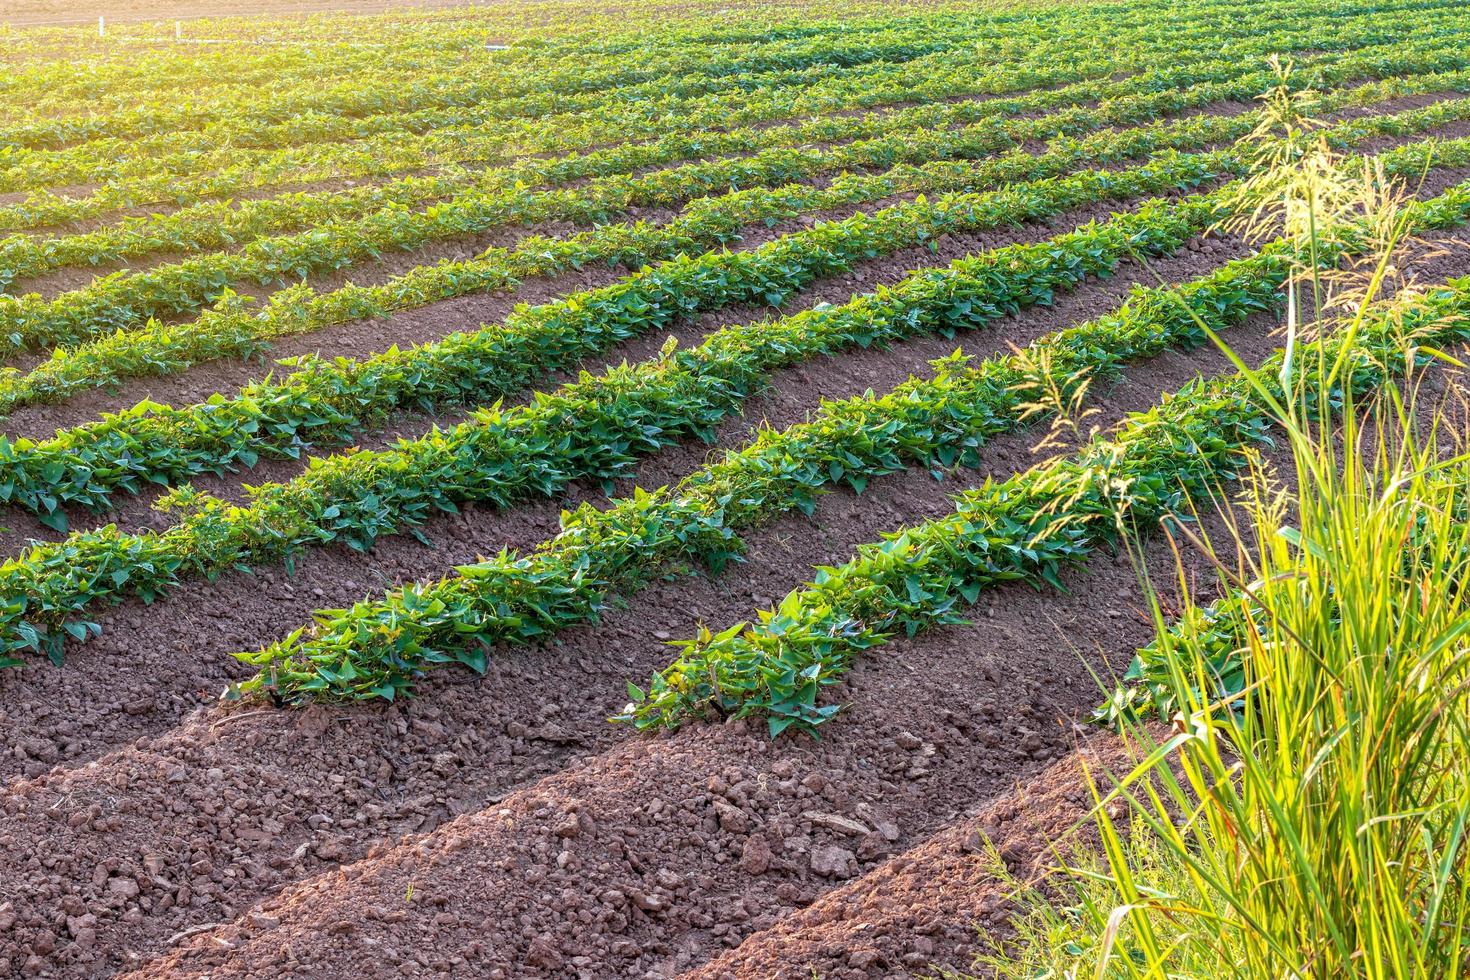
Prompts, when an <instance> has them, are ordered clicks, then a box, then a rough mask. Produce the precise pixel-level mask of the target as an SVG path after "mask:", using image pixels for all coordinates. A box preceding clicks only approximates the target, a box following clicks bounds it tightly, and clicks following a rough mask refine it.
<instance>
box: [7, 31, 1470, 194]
mask: <svg viewBox="0 0 1470 980" xmlns="http://www.w3.org/2000/svg"><path fill="white" fill-rule="evenodd" d="M1344 16H1346V14H1345V15H1344ZM1442 19H1443V20H1444V24H1442V25H1440V24H1436V25H1435V26H1433V27H1431V28H1429V29H1427V30H1425V29H1421V28H1417V27H1412V28H1411V27H1406V25H1405V22H1404V19H1403V18H1402V17H1401V16H1393V15H1390V14H1389V13H1386V12H1384V13H1379V14H1373V15H1369V16H1366V17H1360V18H1359V19H1357V20H1355V21H1353V22H1352V23H1351V24H1349V23H1348V22H1347V21H1346V20H1344V19H1343V18H1331V17H1329V18H1326V19H1325V21H1324V20H1323V15H1322V14H1321V12H1320V11H1315V10H1312V9H1311V5H1310V4H1306V5H1305V6H1303V8H1302V10H1301V17H1300V19H1299V22H1298V21H1293V20H1290V19H1288V20H1286V21H1281V20H1274V19H1272V20H1269V21H1268V20H1260V19H1259V15H1252V14H1242V15H1240V16H1237V17H1232V18H1231V19H1230V21H1229V27H1227V28H1223V29H1222V28H1219V27H1218V26H1216V27H1208V26H1198V25H1197V26H1196V27H1195V28H1194V29H1192V30H1189V31H1185V30H1181V29H1180V25H1177V24H1170V23H1165V22H1158V21H1157V20H1156V22H1155V23H1153V24H1151V25H1146V27H1145V28H1143V29H1140V30H1139V31H1136V32H1134V33H1133V34H1132V35H1131V36H1130V35H1129V34H1128V32H1122V33H1119V32H1117V31H1112V32H1110V35H1109V43H1101V42H1099V41H1097V40H1096V38H1095V37H1094V38H1092V39H1090V40H1088V42H1087V43H1086V44H1077V43H1068V44H1066V45H1065V46H1057V43H1058V42H1056V41H1055V39H1054V40H1053V41H1052V42H1050V43H1048V42H1042V43H1039V44H1037V45H1036V46H1034V50H1031V51H1029V52H1027V53H1026V54H1025V55H1024V56H1021V57H1017V58H1015V59H1013V60H1012V61H1011V62H1010V63H1008V64H1005V65H1002V66H994V65H990V64H989V63H988V62H987V61H986V60H985V59H984V58H983V57H981V56H980V55H978V54H976V53H967V52H963V51H960V52H953V53H950V54H947V55H935V56H929V57H924V58H919V59H915V60H914V61H912V62H909V63H906V64H902V65H882V64H880V65H877V66H874V67H873V69H872V70H871V71H863V72H855V73H849V74H848V75H847V76H845V77H843V78H839V79H834V80H833V81H831V82H829V83H821V84H816V85H808V86H801V85H792V86H781V87H777V88H774V89H768V90H764V91H760V92H745V93H741V95H740V97H739V98H738V99H735V100H731V99H721V98H716V97H713V96H712V97H708V98H706V99H703V100H699V99H696V100H692V101H686V102H684V103H681V104H679V105H677V106H672V105H671V106H665V107H663V109H665V110H666V111H652V109H651V107H650V106H648V105H645V104H644V103H632V104H628V105H622V104H617V105H613V106H610V107H609V108H608V111H599V112H585V113H580V114H578V113H573V114H560V115H554V116H551V117H549V118H542V119H526V120H519V121H516V120H509V121H501V122H499V123H497V124H496V125H495V126H494V127H493V128H494V129H495V130H496V131H498V132H500V133H501V134H502V135H503V136H504V137H505V139H506V140H507V143H508V146H507V153H508V154H521V153H533V152H561V151H566V150H573V149H585V148H586V147H587V146H588V145H589V143H590V144H596V143H599V142H603V141H604V140H605V137H606V134H607V133H608V132H616V133H618V134H619V137H620V138H621V139H624V140H632V139H646V138H656V137H658V136H661V135H665V134H667V133H669V132H673V131H686V132H688V131H697V130H700V129H706V128H724V127H728V126H731V125H744V124H747V123H756V122H761V121H765V120H769V119H773V118H782V117H785V118H789V117H794V116H800V115H806V114H821V113H825V112H829V111H832V110H834V109H851V108H860V107H867V106H874V105H884V104H892V103H893V102H896V101H903V100H937V99H943V98H946V97H951V96H954V95H960V94H966V93H970V94H981V93H987V92H1009V91H1017V90H1024V89H1027V88H1032V87H1038V86H1045V85H1053V84H1057V83H1059V82H1064V81H1077V80H1080V79H1086V78H1105V77H1107V76H1108V75H1111V74H1113V73H1115V72H1118V71H1120V70H1123V71H1127V70H1145V69H1147V68H1150V67H1157V65H1158V64H1159V62H1160V59H1161V58H1169V57H1172V56H1174V55H1175V54H1176V52H1178V53H1187V52H1188V51H1190V50H1196V51H1199V52H1201V53H1202V54H1203V53H1204V52H1207V51H1208V50H1209V46H1210V45H1212V44H1213V45H1214V46H1216V50H1219V47H1218V46H1219V45H1220V44H1221V43H1222V42H1223V43H1229V42H1230V41H1231V40H1232V39H1235V38H1252V39H1254V40H1253V45H1254V46H1253V48H1252V50H1251V52H1247V53H1245V54H1243V55H1242V57H1245V58H1249V57H1255V56H1258V55H1263V54H1265V53H1268V52H1270V51H1275V50H1292V49H1295V48H1299V47H1303V46H1310V47H1312V48H1313V49H1314V50H1317V51H1331V50H1339V49H1344V48H1354V47H1359V46H1362V45H1363V44H1365V43H1370V42H1371V41H1373V40H1375V39H1376V40H1379V41H1387V40H1393V39H1396V38H1397V39H1401V40H1406V41H1410V42H1411V43H1413V42H1414V41H1416V40H1417V39H1418V38H1419V37H1422V36H1425V35H1433V34H1436V33H1438V32H1439V31H1441V30H1448V31H1454V30H1456V29H1457V28H1462V26H1463V24H1462V18H1459V17H1456V16H1451V17H1446V18H1442ZM1283 22H1285V23H1291V25H1292V26H1291V27H1290V28H1282V27H1280V26H1279V25H1280V23H1283ZM1267 26H1269V27H1270V28H1271V30H1270V31H1269V32H1266V31H1265V28H1266V27H1267ZM1263 32H1264V36H1261V35H1262V34H1263ZM1094 33H1095V32H1094ZM1405 35H1408V37H1406V36H1405ZM1112 42H1117V43H1116V44H1115V43H1112ZM1220 53H1221V54H1225V53H1226V52H1224V51H1220ZM916 80H923V81H924V82H925V83H926V84H925V85H923V86H921V90H918V91H916V90H915V81H916ZM905 91H906V92H907V94H905ZM485 122H486V120H485V119H484V118H483V117H482V116H481V115H480V114H479V113H478V110H476V109H475V108H474V107H469V108H466V109H447V110H424V111H420V112H418V113H409V114H392V115H387V116H375V117H365V118H363V119H344V118H341V117H319V116H310V115H303V116H299V117H297V118H295V119H293V120H291V121H289V122H287V123H283V124H280V125H277V126H274V127H267V129H266V130H262V131H261V132H259V133H256V134H255V135H254V137H253V138H252V139H251V140H248V141H247V140H242V139H240V138H238V135H237V136H232V137H231V140H230V141H229V149H230V150H231V151H236V152H238V151H239V150H240V149H241V144H242V143H246V144H253V145H259V146H268V147H279V146H290V145H294V144H300V143H304V142H319V141H321V140H339V141H340V140H347V139H362V138H368V137H372V136H374V135H378V134H382V133H393V134H399V135H402V134H404V133H408V132H426V131H429V130H433V129H442V128H444V127H447V126H459V125H480V124H484V123H485ZM221 142H222V141H221V140H219V139H217V138H216V137H215V136H214V135H211V134H209V133H205V132H201V133H198V134H172V135H162V136H159V137H152V138H143V139H137V140H128V141H123V140H112V141H108V140H100V141H95V142H94V143H93V144H87V145H81V146H77V147H74V148H71V149H69V150H66V151H60V152H57V153H36V152H32V153H24V152H22V153H11V154H8V155H7V159H6V162H7V163H8V166H7V167H5V168H4V169H0V191H21V190H29V189H34V188H37V187H45V186H50V185H56V184H71V183H100V182H102V181H105V180H110V179H114V178H117V177H120V176H126V175H132V176H145V177H146V176H152V175H155V174H157V173H159V172H161V171H163V170H165V169H179V168H182V169H183V170H185V171H191V172H192V171H194V170H195V169H196V168H195V167H194V165H193V164H191V163H190V161H194V160H202V159H203V157H201V154H202V155H206V156H208V158H209V159H210V160H211V161H215V162H214V165H215V166H224V165H227V164H228V163H229V162H230V157H229V156H228V153H226V152H224V151H223V150H222V149H221ZM211 151H218V152H216V153H215V154H214V155H213V156H209V154H210V152H211ZM170 160H173V161H174V162H175V163H177V164H178V167H174V165H173V164H171V163H170Z"/></svg>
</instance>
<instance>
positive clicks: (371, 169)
mask: <svg viewBox="0 0 1470 980" xmlns="http://www.w3.org/2000/svg"><path fill="white" fill-rule="evenodd" d="M1450 26H1451V25H1449V24H1444V25H1439V27H1440V32H1438V33H1436V35H1435V38H1434V40H1433V41H1432V42H1431V41H1429V40H1427V39H1424V38H1419V39H1417V40H1415V41H1414V42H1413V43H1412V44H1402V43H1401V39H1394V40H1392V41H1387V42H1383V41H1380V42H1377V43H1374V44H1370V45H1369V46H1368V47H1366V48H1362V49H1359V50H1356V51H1354V54H1355V55H1356V56H1357V57H1358V58H1365V57H1367V56H1368V55H1369V54H1370V53H1371V52H1375V51H1376V52H1378V53H1380V54H1382V53H1383V52H1385V51H1392V52H1393V53H1394V54H1395V55H1397V56H1398V57H1405V56H1408V55H1411V54H1413V53H1414V52H1416V51H1426V52H1427V51H1430V50H1433V49H1437V50H1439V51H1444V50H1445V49H1446V47H1447V46H1448V45H1450V44H1451V43H1453V42H1452V36H1451V35H1450V34H1449V33H1445V30H1446V29H1447V28H1449V27H1450ZM1272 40H1273V41H1274V40H1275V39H1272ZM1431 45H1432V47H1431ZM1264 50H1265V49H1264V48H1262V47H1260V40H1259V39H1257V38H1249V39H1247V40H1246V41H1245V42H1244V43H1242V42H1236V43H1235V44H1230V45H1227V46H1226V47H1225V48H1224V49H1221V48H1220V46H1219V39H1211V43H1210V46H1208V47H1206V46H1205V45H1204V44H1203V43H1201V45H1200V46H1199V47H1198V48H1196V49H1194V50H1188V49H1186V48H1185V47H1184V46H1182V45H1180V46H1178V47H1176V48H1175V49H1174V50H1172V51H1171V52H1170V57H1169V61H1168V65H1167V66H1166V67H1163V68H1151V69H1149V70H1148V71H1144V72H1141V73H1139V74H1136V75H1132V76H1129V77H1127V78H1124V79H1122V80H1118V81H1114V80H1112V79H1103V80H1093V81H1086V82H1073V83H1072V84H1070V85H1067V86H1065V87H1064V88H1062V89H1050V90H1043V91H1039V92H1033V93H1031V94H1030V95H1027V96H1023V97H1021V98H1019V99H1014V100H1004V101H999V100H997V101H971V100H967V101H962V102H959V103H955V104H951V103H946V102H943V101H938V102H936V101H935V100H937V99H940V98H942V97H944V96H945V95H955V94H958V92H957V91H956V89H960V90H963V89H964V88H967V87H969V85H966V84H965V83H966V82H969V81H970V80H967V79H964V78H963V77H957V76H953V75H951V76H950V78H951V79H953V82H954V84H953V85H952V86H950V87H948V88H947V89H946V90H945V91H943V92H936V91H934V89H933V80H932V77H931V76H928V75H925V76H923V77H922V79H921V80H920V81H917V82H915V83H914V84H913V85H911V86H909V87H908V88H907V89H902V88H901V89H899V90H897V91H894V92H892V93H891V94H892V95H893V96H894V97H895V98H898V99H900V100H904V101H910V100H914V99H920V98H922V99H923V100H925V101H924V102H923V104H920V105H917V106H910V107H908V108H905V109H900V110H896V111H892V112H889V113H884V114H883V115H879V116H866V117H836V118H825V119H816V120H807V121H804V122H802V123H798V124H794V125H789V124H788V125H783V126H775V127H772V126H751V127H745V128H739V129H734V130H727V131H719V132H707V131H706V132H695V133H686V132H682V131H680V132H675V133H672V134H664V135H660V136H658V137H657V138H656V141H655V144H654V145H653V146H641V145H638V144H627V145H623V146H614V147H611V148H606V149H602V150H595V151H592V152H591V153H580V154H572V155H571V156H569V157H563V158H561V159H558V160H549V161H547V160H536V159H530V160H521V161H518V162H517V163H516V164H515V165H514V166H513V167H511V168H508V169H507V171H506V173H505V174H504V179H505V181H506V184H507V185H508V186H511V185H514V183H516V182H517V181H519V182H523V183H527V184H535V183H542V182H550V183H558V182H561V181H565V180H571V179H577V178H582V177H588V176H599V175H603V174H607V173H616V172H623V171H625V170H630V169H633V168H635V167H641V166H650V165H653V164H656V163H658V162H664V161H672V160H676V159H680V158H688V157H692V156H706V157H707V156H713V155H723V154H726V153H736V152H751V151H754V150H757V149H761V148H764V147H770V146H782V145H788V146H791V145H800V144H803V143H807V142H811V141H831V140H841V139H857V138H864V137H869V136H875V135H881V134H884V133H888V132H894V131H897V130H903V129H910V128H917V127H920V126H948V125H953V124H956V123H967V122H975V121H978V120H980V119H985V118H1004V117H1006V116H1009V115H1015V114H1020V113H1031V112H1037V111H1042V110H1046V109H1053V108H1056V107H1058V106H1069V105H1076V104H1079V103H1082V102H1085V101H1094V100H1101V99H1105V98H1110V97H1115V96H1120V95H1129V94H1134V93H1140V92H1148V91H1153V90H1157V89H1158V88H1159V87H1161V86H1169V87H1173V86H1176V85H1179V84H1187V82H1188V81H1190V80H1197V79H1206V78H1210V77H1212V76H1211V75H1210V74H1209V72H1211V71H1213V70H1215V69H1218V68H1226V69H1229V70H1231V71H1233V72H1234V73H1235V74H1240V73H1242V72H1244V71H1246V70H1247V69H1248V66H1249V64H1250V62H1252V61H1253V60H1254V58H1255V56H1256V55H1257V54H1259V53H1260V52H1261V51H1264ZM1203 55H1208V56H1209V58H1210V61H1209V62H1208V63H1207V64H1200V63H1194V62H1192V61H1191V60H1190V59H1193V58H1195V57H1196V56H1203ZM1335 60H1336V56H1335V55H1333V54H1326V55H1317V56H1315V57H1313V58H1312V59H1309V61H1308V62H1307V64H1310V65H1317V64H1323V65H1326V64H1331V63H1333V62H1334V61H1335ZM1180 64H1183V65H1187V66H1188V70H1187V71H1186V72H1179V71H1177V69H1175V68H1174V66H1175V65H1180ZM1111 69H1112V64H1111V62H1110V61H1106V60H1096V61H1095V63H1087V64H1078V63H1077V62H1076V61H1072V62H1070V63H1069V64H1068V65H1067V66H1066V68H1065V69H1064V71H1063V72H1059V73H1058V74H1057V75H1056V76H1055V78H1056V79H1073V78H1078V77H1083V78H1086V77H1087V76H1088V75H1103V76H1106V75H1109V74H1111ZM1384 70H1385V69H1384V68H1379V69H1378V72H1379V73H1380V75H1381V74H1382V73H1383V72H1384ZM1298 71H1299V74H1301V75H1306V74H1308V72H1307V71H1306V70H1305V69H1303V68H1301V67H1299V69H1298ZM1176 75H1181V76H1182V77H1181V78H1180V79H1178V80H1175V77H1174V76H1176ZM970 84H973V83H972V82H971V83H970ZM833 108H843V106H840V105H839V106H834V107H833ZM566 129H567V126H565V125H564V126H562V127H559V130H558V132H559V135H560V137H561V139H562V141H563V142H565V141H566V137H567V133H566ZM605 132H606V130H605V128H603V127H601V126H599V127H598V128H597V130H596V133H594V134H589V139H596V138H598V137H599V136H600V134H602V133H605ZM528 149H531V150H536V151H538V152H539V151H540V150H542V149H544V147H530V148H528ZM505 150H506V137H505V134H504V133H503V132H500V131H498V130H496V131H486V130H484V129H483V128H482V127H480V126H478V125H460V126H450V127H441V128H438V129H432V130H429V131H428V132H427V133H423V134H413V135H408V136H406V135H405V134H402V133H395V134H392V135H391V136H381V137H373V138H370V139H368V140H366V141H359V142H354V143H348V144H333V143H313V144H307V145H305V146H298V147H292V148H290V149H286V150H273V151H252V150H247V149H242V148H238V147H231V148H229V149H228V150H220V151H218V155H219V159H218V160H214V159H213V156H214V154H206V155H203V156H201V154H199V153H182V154H171V155H168V156H165V157H163V158H159V157H157V156H156V155H155V156H152V157H150V158H148V159H146V160H143V161H140V162H139V169H140V172H138V173H136V174H133V175H131V176H122V177H119V176H117V171H118V167H117V163H116V161H115V160H113V159H112V158H111V157H109V158H108V163H107V164H106V165H107V166H108V167H109V168H110V169H109V183H107V184H104V185H103V186H101V187H99V188H97V190H96V191H94V192H93V193H91V194H89V195H86V196H83V197H70V196H66V195H60V194H54V193H50V192H41V193H36V194H32V195H31V196H30V197H29V198H27V199H26V200H24V201H21V202H19V203H16V204H11V205H8V206H3V207H0V229H23V228H29V227H42V226H46V225H55V224H61V223H64V222H68V221H76V220H80V219H84V218H91V217H95V216H97V215H100V214H105V213H106V212H107V211H109V210H112V209H116V208H121V207H133V206H136V205H139V204H146V203H150V202H154V201H168V202H173V203H176V204H179V205H189V204H192V203H195V202H198V201H201V200H204V199H208V198H210V197H217V196H223V195H227V194H231V193H238V192H239V191H241V190H248V189H251V188H256V187H264V186H269V185H270V184H272V183H279V182H281V181H284V180H294V181H307V180H321V179H327V178H341V177H363V176H377V175H382V174H391V173H393V172H395V171H404V170H408V169H411V168H415V167H419V168H421V167H426V166H430V165H435V166H442V165H451V164H462V163H490V162H497V161H500V160H501V159H503V157H504V155H505ZM216 163H219V164H221V165H223V169H211V170H209V172H204V173H190V174H183V173H181V171H182V170H185V169H193V170H197V169H201V168H210V167H213V166H214V164H216ZM225 164H227V165H225ZM13 173H14V172H13V171H12V174H13ZM33 176H34V175H33ZM100 176H101V175H99V174H97V173H95V172H91V171H87V172H82V173H76V172H72V173H56V172H55V171H54V170H51V171H47V172H45V173H44V174H43V178H44V179H48V180H52V181H56V180H62V179H72V180H80V179H86V180H97V179H99V178H100Z"/></svg>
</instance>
